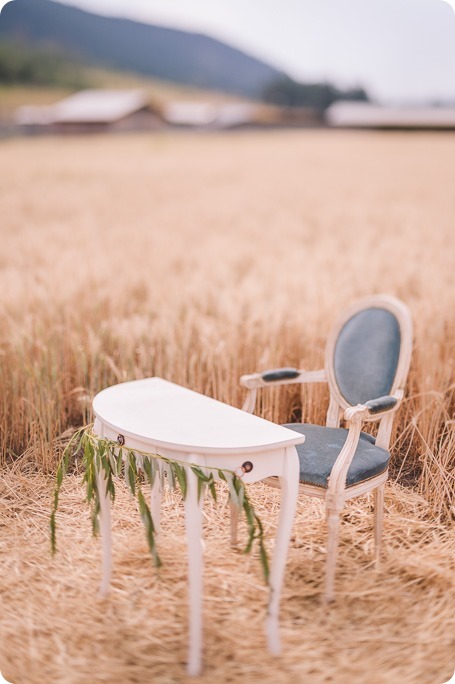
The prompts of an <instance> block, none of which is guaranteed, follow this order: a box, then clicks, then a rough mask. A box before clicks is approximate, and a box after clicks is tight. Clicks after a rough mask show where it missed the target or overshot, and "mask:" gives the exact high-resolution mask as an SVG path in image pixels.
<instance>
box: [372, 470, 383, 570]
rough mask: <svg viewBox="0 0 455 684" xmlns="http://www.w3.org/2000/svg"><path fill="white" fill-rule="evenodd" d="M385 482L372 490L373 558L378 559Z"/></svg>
mask: <svg viewBox="0 0 455 684" xmlns="http://www.w3.org/2000/svg"><path fill="white" fill-rule="evenodd" d="M384 488H385V483H384V484H382V485H380V486H379V487H376V489H375V490H374V495H373V496H374V559H375V561H376V562H378V561H379V558H380V555H381V540H382V526H383V525H382V523H383V518H384Z"/></svg>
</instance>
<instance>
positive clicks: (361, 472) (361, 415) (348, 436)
mask: <svg viewBox="0 0 455 684" xmlns="http://www.w3.org/2000/svg"><path fill="white" fill-rule="evenodd" d="M411 351H412V320H411V315H410V312H409V310H408V308H407V307H406V306H405V305H404V304H403V303H402V302H400V301H399V300H398V299H395V298H394V297H390V296H385V295H377V296H372V297H369V298H367V299H364V300H362V301H360V302H358V303H357V304H356V305H355V306H353V307H351V308H350V309H348V310H347V311H345V312H344V314H343V315H342V316H341V318H340V320H339V321H338V323H337V325H336V326H335V327H334V329H333V330H332V332H331V334H330V336H329V339H328V341H327V346H326V353H325V368H324V369H322V370H317V371H305V370H298V369H296V368H278V369H274V370H270V371H265V372H263V373H254V374H252V375H243V376H242V377H241V379H240V382H241V384H242V385H243V386H244V387H246V388H247V389H248V393H247V397H246V400H245V403H244V406H243V409H244V410H245V411H248V412H250V413H253V411H254V407H255V403H256V395H257V391H258V389H260V388H263V387H269V386H271V385H273V386H276V385H289V384H294V383H303V382H327V383H328V385H329V391H330V403H329V408H328V412H327V421H326V426H325V427H323V426H319V425H311V424H302V423H291V424H288V425H286V427H288V428H291V429H292V430H296V431H297V432H300V433H303V434H304V435H305V436H306V439H305V442H304V444H301V445H298V446H297V452H298V455H299V460H300V490H301V492H302V494H307V495H308V496H315V497H318V498H320V499H324V500H325V502H326V513H327V526H328V537H327V560H326V579H325V592H324V598H325V600H326V601H331V600H333V598H334V579H335V565H336V559H337V549H338V535H339V524H340V511H341V509H342V507H343V505H344V502H345V501H347V500H348V499H351V498H353V497H355V496H359V495H360V494H364V493H366V492H368V491H371V490H373V491H374V551H375V559H376V560H377V559H378V558H379V554H380V545H381V535H382V520H383V505H384V486H385V482H386V480H387V477H388V464H389V457H390V454H389V441H390V434H391V430H392V422H393V418H394V415H395V412H396V410H397V409H398V407H399V405H400V403H401V401H402V399H403V391H404V385H405V381H406V377H407V374H408V370H409V364H410V359H411ZM341 420H344V421H345V424H346V429H345V428H341V427H340V421H341ZM376 421H379V428H378V432H377V436H376V439H374V438H373V437H372V436H371V435H368V434H366V433H364V432H362V431H361V428H362V424H363V423H370V422H376ZM267 482H268V484H271V485H272V486H275V487H279V481H278V478H270V479H269V480H267ZM236 540H237V520H236V518H235V515H234V516H233V518H232V519H231V541H232V542H233V543H236Z"/></svg>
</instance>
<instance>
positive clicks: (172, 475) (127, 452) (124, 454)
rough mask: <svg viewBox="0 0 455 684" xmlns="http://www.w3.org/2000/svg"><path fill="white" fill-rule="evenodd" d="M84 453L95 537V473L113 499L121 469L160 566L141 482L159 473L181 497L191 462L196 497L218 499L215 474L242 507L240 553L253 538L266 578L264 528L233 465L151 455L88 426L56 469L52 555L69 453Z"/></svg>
mask: <svg viewBox="0 0 455 684" xmlns="http://www.w3.org/2000/svg"><path fill="white" fill-rule="evenodd" d="M78 454H82V465H83V467H84V479H83V483H84V484H85V486H86V492H87V503H88V504H89V506H90V507H91V519H92V532H93V534H94V535H95V536H96V535H97V534H98V531H99V517H100V511H101V507H100V493H99V490H98V482H97V473H101V474H103V475H104V479H105V481H106V494H107V495H109V496H110V498H111V501H114V500H115V484H114V479H115V478H116V477H119V476H120V475H121V474H122V470H123V475H124V478H125V482H126V484H127V486H128V488H129V490H130V492H131V494H132V496H133V497H135V498H136V500H137V504H138V508H139V514H140V517H141V520H142V522H143V524H144V528H145V533H146V538H147V543H148V546H149V549H150V553H151V555H152V558H153V561H154V564H155V566H156V567H160V565H161V564H162V563H161V560H160V557H159V555H158V552H157V549H156V543H155V527H154V524H153V519H152V514H151V512H150V508H149V506H148V505H147V502H146V500H145V497H144V495H143V493H142V485H143V484H144V483H148V484H149V485H150V486H151V487H152V486H153V484H154V482H155V478H156V477H160V478H161V480H162V485H164V480H165V479H166V480H167V483H168V486H169V488H170V489H174V488H176V487H177V486H178V487H179V489H180V493H181V495H182V499H183V500H185V498H186V494H187V474H186V469H185V467H184V466H187V467H188V466H189V467H190V468H191V470H192V472H193V473H194V474H195V475H196V477H197V488H198V492H197V493H198V500H200V498H201V496H203V494H204V491H205V490H206V489H208V490H209V492H210V494H211V495H212V497H213V499H214V500H215V501H216V500H217V497H216V489H215V477H218V478H219V479H220V480H223V481H224V482H226V483H227V485H228V488H229V497H230V500H231V501H232V502H233V503H234V504H235V505H236V506H237V507H238V508H239V509H240V510H242V509H243V510H244V512H245V517H246V521H247V525H248V542H247V545H246V547H245V549H244V553H249V552H250V551H251V549H252V548H253V543H254V541H255V540H256V541H257V544H258V550H259V558H260V562H261V566H262V571H263V574H264V578H265V581H266V582H267V583H268V581H269V574H270V570H269V560H268V555H267V551H266V548H265V543H264V529H263V526H262V523H261V521H260V519H259V517H258V515H257V514H256V512H255V510H254V508H253V505H252V503H251V501H250V499H249V497H248V494H247V491H246V488H245V485H244V483H243V482H242V480H241V479H240V478H239V477H238V476H237V475H236V474H235V473H234V472H233V471H231V470H226V469H221V468H211V467H208V466H203V467H201V466H198V465H192V464H191V463H188V462H187V461H176V460H174V459H169V458H166V457H165V456H161V455H160V454H150V453H147V452H144V451H139V450H137V449H129V448H127V447H125V446H119V445H118V443H117V442H113V441H111V440H109V439H106V438H105V437H100V436H98V435H95V433H94V432H93V430H92V426H91V425H89V426H87V427H83V428H81V429H80V430H78V431H77V432H76V433H75V434H74V435H73V437H72V438H71V440H70V442H69V443H68V445H67V446H66V448H65V450H64V452H63V456H62V459H61V461H60V464H59V466H58V469H57V474H56V483H55V489H54V502H53V508H52V513H51V519H50V528H51V547H52V553H53V554H54V553H55V552H56V549H57V536H56V519H55V516H56V513H57V509H58V503H59V494H60V489H61V486H62V482H63V477H64V476H65V475H66V473H67V472H68V468H69V464H70V459H71V456H73V455H78Z"/></svg>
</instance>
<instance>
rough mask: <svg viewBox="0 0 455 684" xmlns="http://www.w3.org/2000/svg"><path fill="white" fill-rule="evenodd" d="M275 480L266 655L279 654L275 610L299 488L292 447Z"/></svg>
mask: <svg viewBox="0 0 455 684" xmlns="http://www.w3.org/2000/svg"><path fill="white" fill-rule="evenodd" d="M279 479H280V484H281V491H282V494H281V508H280V518H279V522H278V531H277V536H276V541H275V551H274V554H273V560H272V567H271V571H270V601H269V609H268V614H267V642H268V646H269V650H270V652H271V653H273V654H275V655H278V654H279V653H280V652H281V645H280V635H279V629H278V611H279V605H280V597H281V587H282V584H283V576H284V569H285V565H286V556H287V553H288V548H289V542H290V538H291V530H292V524H293V522H294V515H295V509H296V505H297V493H298V487H299V457H298V455H297V450H296V448H295V447H288V448H287V449H286V457H285V460H284V464H283V472H282V475H281V476H280V478H279Z"/></svg>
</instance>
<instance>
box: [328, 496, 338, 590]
mask: <svg viewBox="0 0 455 684" xmlns="http://www.w3.org/2000/svg"><path fill="white" fill-rule="evenodd" d="M339 530H340V510H339V509H337V508H329V509H327V559H326V570H325V591H324V602H325V603H329V602H330V601H333V600H334V599H335V594H334V584H335V569H336V563H337V556H338V538H339Z"/></svg>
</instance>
